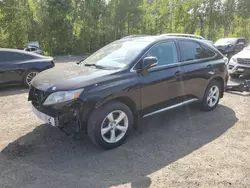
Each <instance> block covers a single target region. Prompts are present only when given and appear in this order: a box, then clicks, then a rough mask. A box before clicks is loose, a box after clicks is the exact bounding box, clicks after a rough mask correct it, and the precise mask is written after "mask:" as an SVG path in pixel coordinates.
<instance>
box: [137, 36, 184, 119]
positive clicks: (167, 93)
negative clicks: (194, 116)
mask: <svg viewBox="0 0 250 188" xmlns="http://www.w3.org/2000/svg"><path fill="white" fill-rule="evenodd" d="M177 54H178V53H177V48H176V43H175V42H174V41H166V42H160V43H158V44H156V45H154V46H153V47H152V48H151V49H150V50H149V51H148V52H147V54H146V55H145V56H144V57H148V56H153V57H156V58H157V59H158V65H157V66H156V67H154V68H152V69H149V73H148V75H146V76H142V77H141V83H142V85H141V104H142V108H143V109H144V110H143V112H142V113H143V114H142V115H145V114H148V113H151V112H154V111H157V110H159V109H163V108H165V107H167V106H170V105H173V104H176V103H178V100H181V99H180V98H179V97H181V96H182V93H181V91H182V90H181V73H182V72H183V70H182V69H181V68H180V66H179V63H178V55H177Z"/></svg>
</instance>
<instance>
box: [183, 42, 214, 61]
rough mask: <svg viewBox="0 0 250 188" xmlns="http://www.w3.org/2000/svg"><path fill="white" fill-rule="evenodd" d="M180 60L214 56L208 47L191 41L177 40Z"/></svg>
mask: <svg viewBox="0 0 250 188" xmlns="http://www.w3.org/2000/svg"><path fill="white" fill-rule="evenodd" d="M179 46H180V52H181V61H182V62H184V61H192V60H198V59H205V58H210V57H214V56H215V53H214V52H213V51H211V50H210V49H209V48H207V47H204V46H201V45H199V44H198V43H196V42H193V41H179Z"/></svg>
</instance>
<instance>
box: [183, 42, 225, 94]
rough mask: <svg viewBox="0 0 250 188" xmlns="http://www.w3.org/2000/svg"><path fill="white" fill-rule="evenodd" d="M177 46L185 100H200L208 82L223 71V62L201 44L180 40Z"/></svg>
mask: <svg viewBox="0 0 250 188" xmlns="http://www.w3.org/2000/svg"><path fill="white" fill-rule="evenodd" d="M178 46H179V50H180V54H181V62H180V66H181V67H182V68H183V69H184V74H183V75H182V79H183V93H185V98H186V99H189V98H194V97H195V98H198V99H201V98H202V97H203V94H204V91H205V89H206V87H207V84H208V81H209V80H210V79H211V77H213V76H214V75H215V74H217V72H220V70H224V67H225V62H224V60H223V59H222V58H221V56H218V54H217V53H215V52H214V51H213V50H211V49H210V48H208V47H207V46H206V45H203V44H202V43H198V42H196V41H191V40H180V41H178Z"/></svg>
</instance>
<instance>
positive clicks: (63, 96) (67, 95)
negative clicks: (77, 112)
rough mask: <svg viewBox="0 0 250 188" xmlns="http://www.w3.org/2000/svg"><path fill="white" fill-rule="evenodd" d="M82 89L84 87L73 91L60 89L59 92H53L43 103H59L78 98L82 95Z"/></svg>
mask: <svg viewBox="0 0 250 188" xmlns="http://www.w3.org/2000/svg"><path fill="white" fill-rule="evenodd" d="M82 91H83V89H78V90H73V91H58V92H55V93H52V94H50V95H49V96H48V98H47V99H46V100H45V101H44V103H43V105H51V104H57V103H61V102H66V101H71V100H73V99H77V98H78V97H79V96H80V94H81V92H82Z"/></svg>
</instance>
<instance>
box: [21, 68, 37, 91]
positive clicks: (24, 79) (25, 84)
mask: <svg viewBox="0 0 250 188" xmlns="http://www.w3.org/2000/svg"><path fill="white" fill-rule="evenodd" d="M38 73H39V71H37V70H28V71H27V72H26V73H25V74H24V77H23V84H24V86H25V87H29V86H30V82H31V80H32V79H33V78H34V77H35V76H36V75H37V74H38ZM29 76H31V77H32V76H34V77H33V78H32V79H31V80H30V82H28V79H29V78H28V77H29Z"/></svg>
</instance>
